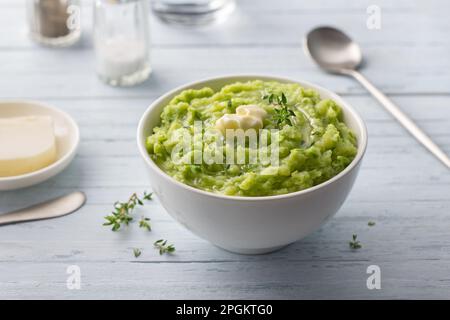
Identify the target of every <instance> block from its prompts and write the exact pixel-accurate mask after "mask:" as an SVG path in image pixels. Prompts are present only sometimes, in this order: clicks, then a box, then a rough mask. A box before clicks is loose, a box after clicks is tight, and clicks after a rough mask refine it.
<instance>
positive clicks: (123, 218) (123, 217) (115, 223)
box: [103, 192, 152, 231]
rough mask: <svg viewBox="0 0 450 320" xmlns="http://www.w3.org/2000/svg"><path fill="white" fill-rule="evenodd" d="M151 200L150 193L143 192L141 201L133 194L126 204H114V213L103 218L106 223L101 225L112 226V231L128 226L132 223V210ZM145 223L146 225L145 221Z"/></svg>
mask: <svg viewBox="0 0 450 320" xmlns="http://www.w3.org/2000/svg"><path fill="white" fill-rule="evenodd" d="M151 199H152V193H147V192H144V195H143V197H142V199H141V198H139V197H138V196H137V194H136V193H133V194H132V195H131V197H130V198H129V199H128V201H127V202H116V203H115V204H114V211H113V212H112V214H110V215H108V216H106V217H105V219H106V222H105V223H104V224H103V225H104V226H112V231H117V230H119V229H120V227H121V226H122V225H129V223H130V222H131V221H133V216H132V213H133V210H134V208H135V207H136V206H138V205H140V206H143V205H144V201H148V200H151ZM144 221H145V220H144ZM145 222H146V223H147V221H145ZM149 226H150V225H149ZM144 227H145V226H144Z"/></svg>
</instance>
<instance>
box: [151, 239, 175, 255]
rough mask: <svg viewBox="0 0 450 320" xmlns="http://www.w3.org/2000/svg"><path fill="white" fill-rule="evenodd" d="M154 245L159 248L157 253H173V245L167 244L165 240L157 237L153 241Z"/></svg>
mask: <svg viewBox="0 0 450 320" xmlns="http://www.w3.org/2000/svg"><path fill="white" fill-rule="evenodd" d="M153 245H154V246H155V249H157V250H159V254H160V255H163V254H164V253H174V252H175V247H174V245H173V244H170V245H168V244H167V240H164V239H159V240H157V241H155V243H154V244H153Z"/></svg>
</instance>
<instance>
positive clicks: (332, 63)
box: [304, 27, 450, 169]
mask: <svg viewBox="0 0 450 320" xmlns="http://www.w3.org/2000/svg"><path fill="white" fill-rule="evenodd" d="M304 45H305V51H306V53H307V54H308V55H309V56H310V57H311V58H312V59H313V60H314V61H315V62H316V63H317V64H318V65H319V66H320V67H321V68H322V69H324V70H326V71H328V72H330V73H335V74H342V75H347V76H352V77H353V78H355V79H356V80H358V81H359V82H360V83H361V84H362V85H363V86H364V87H365V88H366V89H367V90H368V91H369V92H370V93H371V94H372V95H373V96H374V97H375V99H377V100H378V102H379V103H380V104H381V105H382V106H383V107H384V108H385V109H386V110H387V111H389V112H390V113H391V114H392V115H393V116H394V118H395V119H397V121H398V122H400V123H401V124H402V125H403V126H404V127H405V128H406V130H408V131H409V133H411V134H412V135H413V136H414V137H415V138H416V139H417V140H419V142H420V143H422V144H423V145H424V146H425V148H427V149H428V150H429V151H430V152H431V153H432V154H434V155H435V156H436V157H437V158H438V159H439V160H441V161H442V162H443V163H444V164H445V165H446V166H447V167H448V168H449V169H450V158H449V157H448V156H447V155H446V154H445V153H444V152H443V151H442V150H441V149H440V148H439V147H438V146H437V145H436V144H435V143H434V142H433V141H432V140H431V139H430V138H429V137H428V136H427V135H426V134H425V132H423V131H422V130H421V129H420V128H419V127H418V126H417V125H416V124H415V123H414V122H413V121H412V120H411V119H410V118H409V117H408V116H407V115H406V114H404V113H403V111H401V110H400V108H399V107H397V106H396V105H395V104H394V103H393V102H392V101H391V100H390V99H389V98H388V97H386V96H385V95H384V94H383V93H382V92H381V91H380V90H378V89H377V88H376V87H375V86H374V85H373V84H372V83H370V82H369V80H367V79H366V78H365V77H364V76H363V75H362V74H361V73H359V72H358V71H357V69H358V67H359V66H360V64H361V61H362V54H361V49H360V48H359V46H358V45H357V44H356V43H355V42H353V41H352V39H350V38H349V37H348V36H347V35H346V34H345V33H343V32H342V31H340V30H338V29H335V28H332V27H319V28H316V29H313V30H311V31H310V32H309V33H308V34H307V35H306V40H305V43H304Z"/></svg>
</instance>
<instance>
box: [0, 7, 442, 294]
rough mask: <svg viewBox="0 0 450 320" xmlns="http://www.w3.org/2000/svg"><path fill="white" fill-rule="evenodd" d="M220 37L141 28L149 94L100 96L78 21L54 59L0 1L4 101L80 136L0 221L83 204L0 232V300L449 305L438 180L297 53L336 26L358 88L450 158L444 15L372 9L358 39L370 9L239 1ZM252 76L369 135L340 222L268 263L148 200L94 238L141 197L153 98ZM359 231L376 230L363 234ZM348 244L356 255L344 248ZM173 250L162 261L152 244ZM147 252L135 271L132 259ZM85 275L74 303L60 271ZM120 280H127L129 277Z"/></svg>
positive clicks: (408, 144) (431, 166) (357, 94)
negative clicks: (144, 226) (223, 77)
mask: <svg viewBox="0 0 450 320" xmlns="http://www.w3.org/2000/svg"><path fill="white" fill-rule="evenodd" d="M238 2H239V7H238V11H237V12H236V14H235V15H233V16H232V17H231V19H230V20H229V21H227V22H226V23H224V24H222V25H219V26H213V27H209V28H201V29H181V28H173V27H169V26H166V25H164V24H161V23H160V22H158V21H157V20H156V19H153V21H152V38H153V40H152V41H153V47H154V48H153V63H154V73H153V74H152V78H151V79H150V80H149V81H147V82H146V83H144V84H143V85H141V86H138V87H135V88H129V89H117V88H111V87H108V86H105V85H103V84H102V83H100V82H99V81H98V80H97V78H96V76H95V73H94V60H93V53H92V49H91V38H90V30H89V28H90V18H89V14H90V13H89V11H90V10H89V8H90V5H89V3H88V2H87V1H85V2H84V4H85V6H84V9H85V17H87V18H86V19H85V21H84V25H85V26H86V28H87V29H86V30H87V32H85V34H84V36H83V41H82V42H81V43H80V44H79V45H78V46H76V47H74V48H70V49H64V50H52V49H47V48H42V47H39V46H37V45H35V44H33V43H32V42H30V41H29V39H28V38H27V36H26V32H25V31H26V25H25V20H24V18H25V16H24V7H23V4H24V2H23V1H17V0H0V30H1V32H0V71H1V75H2V77H1V78H0V98H2V99H19V98H29V99H38V100H40V101H44V102H47V103H50V104H53V105H56V106H58V107H60V108H61V109H63V110H65V111H67V112H69V113H70V114H72V115H73V116H74V118H75V119H76V120H77V122H78V123H79V125H80V129H81V134H82V143H81V147H80V150H79V153H78V156H77V157H76V159H75V161H74V162H73V164H72V165H71V166H70V167H69V168H68V169H67V170H66V171H65V172H64V173H62V174H60V175H59V176H57V177H55V178H53V179H51V180H50V181H48V182H46V183H43V184H41V185H39V186H36V187H32V188H28V189H24V190H21V191H20V192H1V193H0V212H6V211H9V210H13V209H17V208H20V207H24V206H27V205H30V204H32V203H35V202H39V201H42V200H44V199H49V198H52V197H55V196H58V195H61V194H64V193H66V192H68V191H72V190H83V191H85V192H86V194H87V196H88V203H87V205H86V206H85V207H83V209H82V210H80V211H79V212H77V213H76V214H73V215H70V216H67V217H65V218H61V219H56V220H48V221H41V222H35V223H27V224H21V225H12V226H6V227H2V228H0V298H6V299H19V298H39V299H55V298H68V299H83V298H88V299H90V298H122V299H123V298H137V299H143V298H146V299H161V298H166V299H172V298H181V299H183V298H195V299H205V298H235V299H237V298H246V299H252V298H253V299H258V298H275V299H282V298H313V299H318V298H330V299H336V298H348V299H351V298H356V299H361V298H368V299H380V298H395V299H397V298H450V268H449V267H448V266H449V263H450V236H449V232H448V230H449V228H450V218H449V214H450V175H449V172H448V170H446V169H445V168H444V167H443V166H441V165H440V163H439V162H437V161H436V160H435V159H434V158H433V157H432V156H431V155H430V154H428V153H427V152H426V151H425V150H424V149H423V148H422V147H421V146H419V144H418V143H417V142H416V141H415V140H414V139H413V138H411V137H410V136H409V135H408V134H407V133H406V132H405V130H403V129H402V128H401V127H400V126H399V125H398V124H397V123H396V122H395V121H394V120H393V119H392V118H391V117H390V116H389V115H387V114H386V113H385V112H384V111H383V110H382V108H381V107H380V106H379V105H377V103H376V102H375V101H374V100H373V99H372V98H371V97H370V96H368V95H367V94H366V93H365V92H364V90H363V89H362V88H360V87H359V85H358V84H357V83H355V82H353V81H351V80H350V79H346V78H341V77H337V76H331V75H326V74H323V73H321V72H320V71H319V70H318V69H316V68H315V67H314V66H313V65H312V64H311V62H310V61H309V60H308V59H307V58H306V57H304V55H303V53H302V52H301V39H302V36H303V34H304V33H305V32H306V31H307V30H308V29H309V28H311V27H313V26H316V25H318V24H332V25H339V26H342V27H343V28H344V29H346V30H348V31H350V32H351V33H352V35H353V36H354V38H355V39H357V40H358V41H360V42H361V44H362V48H363V50H364V54H365V57H366V59H367V64H366V66H365V68H364V72H365V73H366V74H367V75H368V77H369V78H371V79H372V80H373V81H374V82H375V83H376V84H377V85H378V86H379V87H380V88H381V89H382V90H383V91H385V92H387V93H388V94H389V95H390V96H391V97H392V98H393V100H394V101H395V102H396V103H397V104H398V105H399V106H401V107H402V108H403V109H404V111H405V112H406V113H408V114H409V115H410V116H411V117H412V118H413V119H414V120H415V121H417V123H418V124H419V125H420V126H421V127H422V128H423V129H424V130H425V131H426V132H427V133H428V134H429V135H430V136H431V137H432V138H433V139H434V140H435V141H436V142H437V143H438V144H439V145H440V146H441V147H442V148H443V149H444V150H445V151H446V152H447V153H450V90H449V88H450V75H449V74H450V72H449V71H450V60H449V59H448V54H449V53H450V41H449V38H448V35H447V34H448V30H449V28H450V22H449V20H448V17H447V12H448V11H449V9H450V5H449V4H448V2H447V1H437V0H436V1H427V2H426V6H425V4H424V2H421V1H395V2H393V1H377V3H378V4H379V5H380V7H381V8H382V10H383V16H382V19H383V20H382V21H383V22H382V23H383V24H382V29H381V30H380V31H370V30H368V29H367V28H366V26H365V19H366V17H367V15H366V13H365V10H366V8H367V6H368V5H369V4H371V2H370V1H343V0H339V1H331V0H329V1H328V0H321V1H310V2H304V1H289V0H279V1H276V2H273V1H269V0H265V1H261V0H258V1H257V3H258V5H255V2H256V1H251V0H238ZM235 72H250V73H264V74H278V75H283V76H289V77H292V78H299V79H306V80H309V81H312V82H316V83H318V84H321V85H323V86H325V87H327V88H330V89H332V90H335V91H337V92H338V93H340V94H341V95H343V96H344V98H345V99H346V100H348V101H349V102H350V103H351V104H352V105H353V106H354V107H355V108H356V109H357V110H358V111H360V113H361V115H362V116H363V118H364V119H365V121H366V123H367V126H368V130H369V147H368V151H367V155H366V157H365V159H364V162H363V166H362V168H361V173H360V176H359V177H358V180H357V182H356V185H355V187H354V189H353V191H352V193H351V195H350V196H349V198H348V200H347V201H346V203H345V204H344V206H343V207H342V209H341V210H340V211H339V212H338V214H337V215H336V217H335V218H334V219H332V220H331V221H329V222H328V223H327V224H326V225H324V226H323V227H322V228H321V229H320V230H319V231H317V232H316V233H314V234H312V235H311V236H309V237H308V238H306V239H304V240H303V241H301V242H298V243H295V244H293V245H291V246H289V247H287V248H285V249H283V250H281V251H279V252H276V253H273V254H270V255H264V256H242V255H235V254H232V253H228V252H225V251H223V250H221V249H218V248H216V247H214V246H212V245H210V244H209V243H207V242H206V241H203V240H201V239H199V238H197V237H196V236H194V235H192V234H191V233H190V232H189V231H186V230H185V229H184V228H182V227H181V226H179V225H178V224H177V223H176V222H174V221H173V220H172V219H171V218H170V217H169V216H168V215H167V214H166V213H165V211H164V209H163V208H162V207H161V206H160V204H159V202H158V200H157V199H155V200H154V201H153V202H150V203H149V204H148V205H147V206H146V207H145V208H143V209H140V210H139V211H138V212H137V216H139V215H142V214H145V215H147V216H149V217H150V218H151V219H152V225H153V227H154V228H153V231H152V232H144V231H142V230H140V229H139V228H138V227H137V226H132V227H131V228H129V229H126V230H122V231H120V232H118V233H112V232H111V231H109V230H108V229H107V228H104V227H102V226H101V224H102V222H103V221H102V220H103V216H105V215H106V214H107V213H108V212H109V211H110V210H111V204H112V203H113V202H114V201H115V200H118V199H123V200H124V199H125V198H126V197H127V196H128V195H129V194H130V193H132V192H134V191H140V190H142V191H143V190H145V189H147V190H151V183H150V181H148V179H147V177H146V176H145V175H143V174H142V172H143V163H142V161H141V159H140V158H139V155H138V152H137V148H136V143H135V131H136V126H137V122H138V120H139V118H140V116H141V115H142V113H143V112H144V110H145V109H146V107H147V106H148V105H149V104H150V103H151V102H152V101H153V100H154V99H155V98H156V97H157V96H159V95H160V94H162V93H164V92H165V91H167V90H169V89H171V88H173V87H175V86H177V85H180V84H183V83H185V82H188V81H193V80H197V79H199V78H202V77H208V76H214V75H220V74H226V73H235ZM368 221H375V222H376V226H374V227H368V226H367V222H368ZM353 233H357V234H358V238H360V240H361V242H362V245H363V248H362V249H361V250H358V251H352V250H350V249H349V247H348V241H349V240H350V238H351V235H352V234H353ZM162 237H163V238H167V239H169V241H171V242H173V243H175V245H176V247H177V253H176V255H174V256H170V257H169V256H159V255H158V254H157V252H156V251H154V250H153V249H152V243H153V241H154V240H156V239H159V238H162ZM134 247H139V248H142V249H143V255H142V256H141V257H140V258H139V259H135V258H134V257H133V254H132V248H134ZM73 264H75V265H78V266H80V267H81V270H82V289H81V290H79V291H77V290H75V291H74V290H68V289H67V288H66V278H67V274H66V268H67V266H69V265H73ZM371 264H376V265H379V266H380V267H381V270H382V289H381V290H368V289H367V288H366V279H367V276H368V275H367V274H366V268H367V267H368V266H369V265H371ZM125 275H126V276H125Z"/></svg>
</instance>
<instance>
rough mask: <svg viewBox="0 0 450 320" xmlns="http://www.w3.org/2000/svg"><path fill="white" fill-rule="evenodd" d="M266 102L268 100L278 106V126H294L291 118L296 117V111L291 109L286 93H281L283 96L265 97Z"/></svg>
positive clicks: (276, 113)
mask: <svg viewBox="0 0 450 320" xmlns="http://www.w3.org/2000/svg"><path fill="white" fill-rule="evenodd" d="M263 99H264V100H267V101H268V102H269V103H270V104H275V105H278V106H279V107H278V108H275V109H274V110H275V117H274V118H275V120H276V122H277V126H278V127H279V128H281V127H282V126H283V125H285V124H288V125H290V126H292V121H291V117H294V116H295V113H294V111H292V110H291V109H289V107H288V105H287V98H286V95H285V94H284V93H281V96H277V95H275V94H273V93H272V94H269V95H265V96H263Z"/></svg>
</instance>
